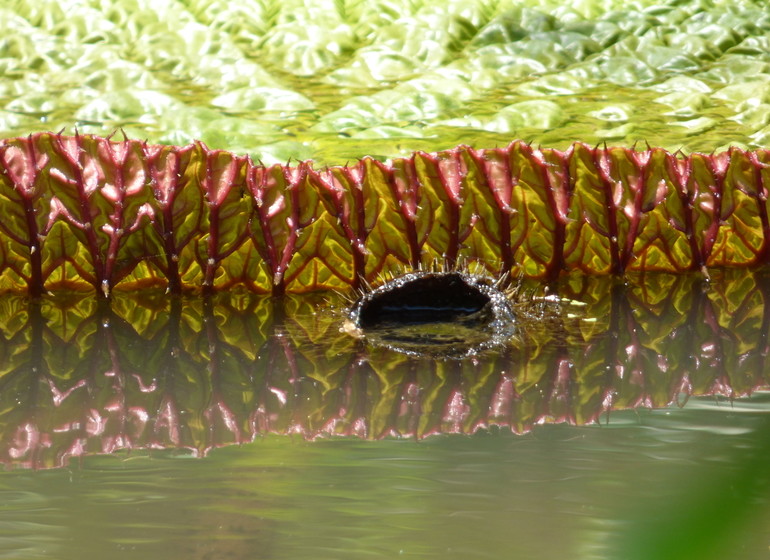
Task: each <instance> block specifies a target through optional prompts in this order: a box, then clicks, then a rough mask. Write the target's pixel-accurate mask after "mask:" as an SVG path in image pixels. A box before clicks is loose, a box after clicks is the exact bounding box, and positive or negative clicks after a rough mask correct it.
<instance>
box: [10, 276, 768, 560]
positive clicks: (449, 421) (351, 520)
mask: <svg viewBox="0 0 770 560" xmlns="http://www.w3.org/2000/svg"><path fill="white" fill-rule="evenodd" d="M763 278H764V276H762V275H761V274H758V275H756V276H752V275H746V274H742V275H736V277H735V278H733V279H732V280H728V279H723V280H722V281H719V280H717V279H714V280H712V282H711V283H710V284H708V286H705V287H704V285H703V282H702V281H697V278H695V277H693V278H690V279H689V280H688V279H687V278H686V277H683V276H679V277H670V278H668V280H670V281H673V282H674V283H673V284H670V285H669V284H666V281H667V280H666V277H660V278H657V280H656V281H657V282H659V283H660V285H668V286H670V287H669V289H666V290H652V291H650V292H646V293H647V296H648V297H647V299H645V298H644V297H642V292H640V291H639V290H637V289H636V288H633V287H632V288H629V289H628V290H625V291H619V290H617V288H616V287H615V288H613V287H612V285H613V283H612V282H604V283H603V282H599V283H598V285H597V286H594V289H591V290H587V289H584V287H582V285H579V286H577V287H574V286H573V290H574V293H572V294H571V297H572V298H573V299H574V298H576V297H577V295H578V294H580V293H582V294H583V296H582V297H583V299H584V300H586V301H587V302H588V303H587V304H586V305H585V306H583V307H580V308H579V309H582V311H581V312H580V314H579V315H580V316H578V317H573V316H572V315H573V314H574V312H575V307H574V305H570V306H568V307H567V310H568V311H569V313H566V314H561V315H556V314H554V315H553V316H551V317H550V318H549V319H548V324H547V325H546V330H547V331H548V332H547V333H543V332H536V330H533V331H532V332H531V333H530V335H529V338H528V337H527V336H524V335H522V336H521V337H518V338H516V339H515V340H512V341H511V342H510V344H509V345H507V346H505V347H497V348H494V349H492V350H491V351H487V352H483V353H481V354H479V355H477V356H473V357H470V358H464V359H462V360H436V359H433V358H426V357H422V358H420V357H415V356H406V355H403V354H399V353H398V352H395V351H393V350H388V349H382V348H380V349H378V348H373V347H371V346H369V345H368V344H366V343H365V342H362V341H360V340H356V339H354V338H352V337H350V336H348V335H347V334H345V333H342V332H340V330H339V326H340V322H341V320H342V318H341V314H340V313H339V312H338V311H335V309H334V307H333V305H332V306H331V307H324V305H327V306H328V305H331V302H327V303H326V304H323V303H322V301H323V300H318V299H316V300H314V299H312V298H307V297H305V298H293V299H292V298H287V299H286V300H283V301H281V300H270V299H266V298H259V297H246V296H243V297H240V298H239V297H236V296H232V297H226V296H221V297H220V298H219V299H217V300H216V301H214V302H211V305H209V304H207V303H205V302H203V301H201V300H199V299H191V300H182V301H179V300H170V299H169V298H167V297H159V298H157V299H154V298H153V297H150V296H149V295H139V296H134V295H133V294H128V295H123V296H119V295H117V294H116V296H115V299H114V300H113V302H112V305H111V307H110V308H107V307H106V306H104V305H98V304H97V303H96V302H95V301H94V300H93V299H92V298H89V297H84V296H78V297H75V298H74V299H72V300H68V299H66V298H59V299H52V300H49V301H46V302H44V304H43V305H41V306H30V305H28V304H27V303H26V302H25V301H24V300H23V298H13V297H10V296H8V297H5V298H3V299H0V304H1V305H0V319H1V320H0V358H1V359H0V364H1V365H2V368H1V369H0V460H1V461H2V462H3V463H4V464H5V465H6V468H5V470H3V471H0V558H13V559H20V560H27V559H37V558H41V559H51V560H69V559H103V558H111V559H114V560H117V559H121V558H126V559H129V558H142V559H143V560H155V559H158V560H160V559H167V558H189V559H194V558H199V559H233V560H241V559H244V560H246V559H256V558H264V559H276V560H279V559H286V560H296V559H314V560H315V559H329V560H333V559H334V560H336V559H348V558H349V559H361V558H382V559H388V558H401V557H405V558H415V559H423V558H441V559H445V558H446V559H454V558H456V559H466V558H474V559H475V558H494V559H507V558H535V559H546V560H548V559H554V560H556V559H562V558H576V559H606V560H616V559H617V560H627V559H628V560H634V559H640V560H641V559H645V560H647V559H649V560H661V559H663V560H665V559H671V560H682V559H690V558H692V559H693V560H707V559H711V558H713V559H731V560H732V559H747V560H754V559H764V558H767V557H768V554H770V391H768V390H767V387H768V386H770V382H768V366H767V364H766V356H767V353H768V351H767V349H768V334H769V333H768V325H770V303H768V301H770V300H768V297H770V296H768V293H767V289H766V285H765V284H764V283H763V282H762V279H763ZM752 279H753V280H755V281H756V283H755V284H752V283H751V281H752ZM592 282H593V281H592ZM652 284H654V282H653V279H650V280H649V282H648V286H649V285H652ZM602 285H605V287H607V289H610V290H611V293H612V295H610V294H609V293H607V292H603V291H602V290H600V289H599V288H600V287H601V286H602ZM563 291H564V292H565V293H566V292H567V287H566V286H565V287H564V288H563ZM655 294H657V295H655ZM589 295H592V296H595V299H593V298H589V297H588V296H589ZM653 296H654V297H653ZM610 300H611V304H610V303H609V302H610ZM535 326H536V325H533V326H522V329H527V328H531V329H534V327H535ZM558 331H562V332H561V334H558V336H557V335H555V334H554V333H555V332H558ZM538 345H540V346H538ZM747 393H751V394H750V396H742V397H738V396H734V398H732V399H730V398H727V397H724V396H721V397H720V396H715V395H717V394H723V395H724V394H727V395H730V394H732V395H745V394H747ZM704 394H705V395H709V394H710V395H711V396H698V395H704ZM672 400H673V401H677V402H678V403H679V405H680V406H677V405H673V406H665V403H667V402H670V401H672ZM629 407H633V408H629Z"/></svg>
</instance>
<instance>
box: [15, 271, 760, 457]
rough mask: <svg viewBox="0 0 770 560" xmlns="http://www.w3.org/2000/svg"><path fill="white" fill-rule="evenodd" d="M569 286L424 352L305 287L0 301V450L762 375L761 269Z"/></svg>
mask: <svg viewBox="0 0 770 560" xmlns="http://www.w3.org/2000/svg"><path fill="white" fill-rule="evenodd" d="M560 289H561V294H562V295H563V296H564V297H567V298H570V299H572V300H578V301H582V302H584V303H585V304H586V305H585V307H584V308H583V309H584V311H582V312H581V314H582V315H581V316H580V317H573V314H572V312H571V311H570V310H569V309H565V310H564V311H563V312H562V313H561V314H560V315H559V314H557V313H554V314H552V316H549V319H548V321H546V322H543V323H538V324H535V325H529V326H528V327H527V328H526V329H525V334H522V335H521V336H519V337H518V338H516V339H515V340H513V341H511V343H510V344H509V345H508V346H506V347H504V348H503V349H499V348H498V349H495V350H494V351H490V352H488V353H487V354H481V355H479V356H475V357H473V358H472V359H462V360H459V359H458V360H450V359H448V360H436V359H432V358H427V357H422V358H421V357H415V356H408V355H404V354H400V353H397V352H393V351H391V350H388V349H387V348H371V347H367V346H366V345H365V343H364V342H362V341H360V340H357V339H354V338H352V337H350V336H348V335H347V334H345V333H342V332H340V324H341V318H342V316H343V314H342V313H340V312H339V311H337V312H335V311H334V310H333V309H331V308H332V307H333V306H332V305H331V304H329V303H326V302H324V301H322V300H320V299H314V298H313V297H304V298H287V299H283V300H273V299H267V298H260V297H255V296H253V295H248V296H247V295H243V296H240V295H220V296H217V297H216V298H215V299H213V300H205V301H204V300H200V299H194V300H180V299H173V298H167V297H164V296H162V295H155V296H148V295H147V294H142V297H141V299H134V298H133V297H132V296H130V295H122V296H116V298H115V299H114V300H113V302H112V305H111V306H106V305H103V304H102V303H100V302H99V301H97V300H94V299H92V298H89V297H80V296H78V297H76V296H72V297H71V298H70V299H56V300H48V301H45V302H43V303H42V304H35V305H30V304H28V303H27V302H26V301H25V300H24V299H22V298H15V297H5V298H4V299H2V300H0V306H1V307H0V316H1V320H0V324H1V325H2V330H1V331H0V364H2V371H0V460H2V461H3V462H5V463H6V464H7V465H15V466H25V467H33V468H45V467H56V466H62V465H64V464H66V463H67V462H68V460H69V458H71V457H76V456H81V455H84V454H91V453H111V452H113V451H116V450H119V449H137V448H147V449H153V448H186V449H189V450H192V451H193V452H194V453H195V454H200V455H202V454H206V453H207V452H208V451H209V450H211V449H212V448H214V447H219V446H223V445H228V444H233V443H241V442H247V441H252V440H253V439H254V438H255V437H256V436H258V435H262V434H299V435H301V436H303V437H305V438H315V437H318V436H332V435H346V436H358V437H361V438H373V439H374V438H382V437H386V436H408V437H416V438H423V437H425V436H428V435H431V434H438V433H471V432H474V431H476V430H478V429H479V428H482V427H487V426H490V425H499V426H504V427H507V428H510V429H511V430H512V431H513V432H516V433H523V432H527V431H529V430H530V429H531V428H532V426H534V425H536V424H541V423H551V422H569V423H575V424H583V423H588V422H593V421H596V420H597V419H599V417H600V416H601V415H602V414H603V413H605V412H609V411H610V410H612V409H619V408H631V407H637V406H645V407H659V406H664V405H666V404H669V403H671V402H672V401H673V402H683V401H685V400H686V399H687V397H688V396H689V395H696V394H698V395H700V394H723V395H728V396H737V395H743V394H747V393H750V392H751V391H752V390H754V389H756V388H758V387H762V386H767V385H769V384H770V372H768V365H767V363H766V361H767V354H768V349H769V348H768V331H769V330H770V284H768V282H767V279H766V278H764V277H763V276H762V273H757V274H756V275H753V276H752V275H747V274H746V273H745V272H743V271H742V272H741V273H740V274H736V275H735V276H734V277H732V276H731V275H730V273H729V272H724V273H723V277H722V278H718V279H713V280H712V281H711V282H710V283H706V282H704V281H703V280H702V279H699V278H698V277H695V276H676V277H673V276H653V277H648V278H646V279H645V282H638V283H634V287H630V288H623V287H622V286H617V285H613V280H612V279H600V278H583V277H581V278H572V279H569V280H567V281H565V283H564V285H563V286H562V287H561V288H560Z"/></svg>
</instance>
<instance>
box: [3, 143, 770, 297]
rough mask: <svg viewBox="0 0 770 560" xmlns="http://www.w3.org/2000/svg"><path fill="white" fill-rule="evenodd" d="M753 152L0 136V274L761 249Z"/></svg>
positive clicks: (267, 275)
mask: <svg viewBox="0 0 770 560" xmlns="http://www.w3.org/2000/svg"><path fill="white" fill-rule="evenodd" d="M768 163H770V152H769V151H768V150H764V149H762V150H752V151H746V150H742V149H739V148H731V149H730V150H728V151H725V152H721V153H716V154H710V155H707V154H700V153H694V154H691V155H684V154H681V153H670V152H668V151H666V150H664V149H662V148H650V147H647V148H646V149H642V150H634V149H628V148H619V147H617V148H615V147H606V146H601V147H590V146H588V145H586V144H582V143H574V144H572V145H571V146H570V147H569V148H568V149H566V150H555V149H549V148H537V147H534V146H532V145H529V144H526V143H524V142H520V141H514V142H513V143H511V144H510V145H508V146H507V147H505V148H495V149H486V150H485V149H473V148H470V147H467V146H458V147H456V148H453V149H449V150H444V151H440V152H435V153H424V152H416V153H414V154H412V155H411V156H409V157H404V158H396V159H393V160H389V161H387V162H381V161H378V160H375V159H372V158H369V157H365V158H363V159H362V160H360V161H358V162H356V163H354V164H351V165H346V166H335V167H328V168H319V169H316V168H314V167H313V164H312V163H311V162H299V163H296V164H294V163H290V164H286V165H279V164H274V165H270V166H265V165H262V164H260V163H255V162H254V161H252V160H251V158H250V157H248V156H238V155H235V154H233V153H230V152H227V151H222V150H211V149H209V148H208V147H207V146H206V145H205V144H203V143H200V142H197V143H194V144H190V145H186V146H160V145H151V144H148V143H145V142H140V141H135V140H130V139H124V140H123V141H114V140H112V139H111V138H103V137H98V136H90V135H75V136H63V135H61V134H52V133H37V134H33V135H31V136H28V137H24V138H14V139H9V140H5V141H2V143H0V216H3V219H2V221H1V222H0V289H1V290H2V291H12V292H23V291H27V292H29V293H30V294H31V295H40V294H42V293H44V292H46V291H55V290H57V289H62V288H67V289H80V290H83V289H94V290H96V291H97V292H98V293H100V294H103V295H105V296H106V295H109V294H110V293H111V291H112V290H113V289H114V288H119V289H122V288H125V289H136V288H137V287H149V286H164V287H166V289H167V290H169V291H170V292H175V293H179V292H186V291H203V292H211V291H215V290H222V289H228V288H231V287H235V286H242V287H244V288H246V289H248V290H250V291H254V292H259V293H273V294H281V293H284V292H307V291H314V290H328V289H337V290H339V289H345V288H347V287H359V286H360V285H361V284H362V283H363V282H375V281H376V280H377V279H378V278H379V277H381V276H382V275H383V274H390V273H393V272H398V271H402V270H406V269H412V268H416V267H420V266H435V265H436V264H439V265H443V266H448V267H455V266H458V265H469V264H472V263H476V265H477V266H480V267H481V268H482V269H484V270H485V271H487V272H488V273H490V274H493V275H502V274H505V273H510V274H511V275H512V276H517V275H523V276H525V277H528V278H535V279H540V280H543V281H548V282H553V281H556V280H557V279H558V278H559V277H560V276H562V275H564V274H567V273H573V272H574V273H582V274H588V275H607V274H616V275H624V274H627V273H632V272H652V271H662V272H670V273H679V272H685V271H692V270H701V271H704V272H705V273H706V274H708V272H707V270H708V269H709V268H721V267H758V266H761V265H764V264H768V261H770V249H769V248H768V247H769V243H770V224H769V221H768V203H767V184H768V183H770V171H768V168H767V167H768Z"/></svg>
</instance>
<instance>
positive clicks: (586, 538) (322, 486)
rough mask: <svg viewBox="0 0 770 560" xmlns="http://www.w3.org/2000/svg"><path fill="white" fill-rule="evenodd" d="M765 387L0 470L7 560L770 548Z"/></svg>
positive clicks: (614, 555) (761, 552)
mask: <svg viewBox="0 0 770 560" xmlns="http://www.w3.org/2000/svg"><path fill="white" fill-rule="evenodd" d="M768 407H770V394H767V393H765V394H757V395H755V396H754V397H753V398H752V399H749V400H740V401H737V402H734V403H732V404H731V403H728V402H724V401H723V402H717V401H715V400H714V399H706V398H703V399H698V400H696V401H693V402H691V403H690V404H689V405H688V406H687V407H686V408H685V409H668V410H657V411H640V412H634V411H627V412H622V413H614V414H613V415H612V416H611V418H610V422H609V424H608V425H601V426H589V427H569V426H561V425H546V426H540V427H537V428H536V429H535V430H533V431H532V432H531V433H530V434H527V435H524V436H516V435H512V434H511V433H510V432H505V431H502V430H492V431H491V432H487V431H484V432H480V433H477V434H476V435H474V436H470V437H469V436H457V435H447V436H438V437H434V438H430V439H428V440H424V441H419V442H418V441H414V440H407V439H405V440H397V439H388V440H385V441H377V442H371V441H359V440H347V439H336V440H327V441H317V442H307V441H304V440H303V439H300V438H292V437H286V436H268V437H264V438H260V439H258V440H257V441H255V442H253V443H250V444H245V445H242V446H239V447H228V448H223V449H217V450H215V451H213V452H212V453H211V454H210V456H208V457H206V458H202V459H201V458H191V457H190V456H189V455H187V454H185V453H179V452H168V451H163V452H138V453H131V454H125V453H122V454H119V455H117V456H106V457H104V456H94V457H86V458H85V459H83V460H80V461H73V463H71V464H70V465H69V466H68V467H66V468H62V469H57V470H51V471H39V472H33V471H16V472H4V473H2V475H0V504H2V506H0V557H2V558H25V559H26V558H29V559H31V558H51V559H70V558H72V559H74V558H84V559H91V558H93V559H101V558H115V559H118V558H143V559H147V560H149V559H156V558H157V559H160V558H219V559H231V558H232V559H245V558H249V559H251V558H265V559H268V558H269V559H284V558H285V559H302V558H308V559H311V558H313V559H326V558H328V559H344V558H350V559H359V558H401V557H405V558H458V559H460V558H542V559H559V558H607V559H621V558H623V559H630V558H639V559H642V558H644V559H657V560H660V559H664V558H671V559H680V560H681V559H685V558H693V559H698V560H704V559H707V558H732V559H738V558H745V559H759V558H767V555H768V547H769V546H770V525H769V524H768V522H770V488H769V487H768V483H769V482H770V474H769V473H770V468H769V467H770V417H768V410H769V408H768Z"/></svg>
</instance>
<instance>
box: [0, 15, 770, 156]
mask: <svg viewBox="0 0 770 560" xmlns="http://www.w3.org/2000/svg"><path fill="white" fill-rule="evenodd" d="M767 29H770V12H768V11H767V9H766V5H765V3H764V2H762V1H759V0H755V1H751V0H729V1H728V0H669V1H665V0H657V1H654V0H638V1H635V2H626V1H621V0H605V1H601V2H599V1H596V0H582V1H576V2H569V3H565V2H560V1H556V0H545V1H541V0H537V1H535V0H521V1H517V2H509V1H504V0H470V1H469V0H442V1H437V0H373V1H362V0H337V1H335V2H327V1H322V0H285V1H281V2H278V1H275V0H245V1H243V2H229V1H227V0H191V1H180V0H176V1H175V0H152V1H149V0H118V1H114V2H107V3H105V2H101V1H96V0H86V1H82V2H75V1H69V0H57V1H55V2H54V1H48V0H41V1H40V2H26V1H23V0H17V1H14V0H10V1H8V2H4V3H3V4H2V6H0V36H1V37H2V40H0V68H2V74H3V80H2V83H0V135H2V136H3V137H13V136H20V135H26V134H28V133H31V132H36V131H49V130H54V131H58V130H61V129H65V130H66V131H67V132H68V133H70V134H71V133H73V132H74V128H75V127H77V128H78V129H79V130H80V131H81V133H92V134H97V135H102V136H106V135H109V134H110V133H112V132H113V131H114V130H115V129H116V128H118V127H122V128H123V130H125V132H126V134H127V135H128V136H129V137H132V138H137V139H147V140H149V141H150V142H151V143H160V144H176V145H184V144H188V143H191V142H192V141H194V140H200V141H202V142H204V143H205V144H206V145H208V146H209V147H210V148H212V149H227V150H230V151H233V152H236V153H241V154H249V155H251V156H252V158H253V159H254V160H261V161H263V162H265V163H275V162H280V163H285V162H286V160H287V159H289V158H292V159H297V160H304V159H313V160H315V161H316V162H318V163H320V164H344V163H345V162H347V161H348V160H354V159H357V158H360V157H362V156H364V155H370V156H373V157H376V158H380V159H383V158H387V157H394V156H398V155H401V156H404V155H408V154H410V153H411V152H413V151H417V150H423V151H427V152H433V151H437V150H441V149H446V148H449V147H452V146H455V145H458V144H469V145H471V146H473V147H475V148H493V147H495V146H505V145H507V144H508V143H509V142H510V141H511V140H513V139H521V140H524V141H526V142H533V143H534V144H541V145H543V146H548V147H552V148H557V149H566V148H567V147H568V146H569V145H570V144H571V143H572V142H574V141H582V142H586V143H588V144H589V145H594V144H596V143H598V142H605V141H606V142H608V143H611V144H617V145H624V146H628V145H631V144H633V143H634V142H642V143H644V142H648V143H650V144H651V145H653V146H658V147H661V148H664V149H667V150H669V151H676V150H678V149H683V150H685V151H687V152H690V151H704V152H711V151H712V150H715V149H723V148H725V147H727V146H731V145H737V146H739V147H742V148H758V147H763V146H766V145H767V143H768V137H769V136H770V127H769V123H770V66H769V64H768V62H769V57H770V55H769V54H768V52H770V36H769V35H768V31H767Z"/></svg>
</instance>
